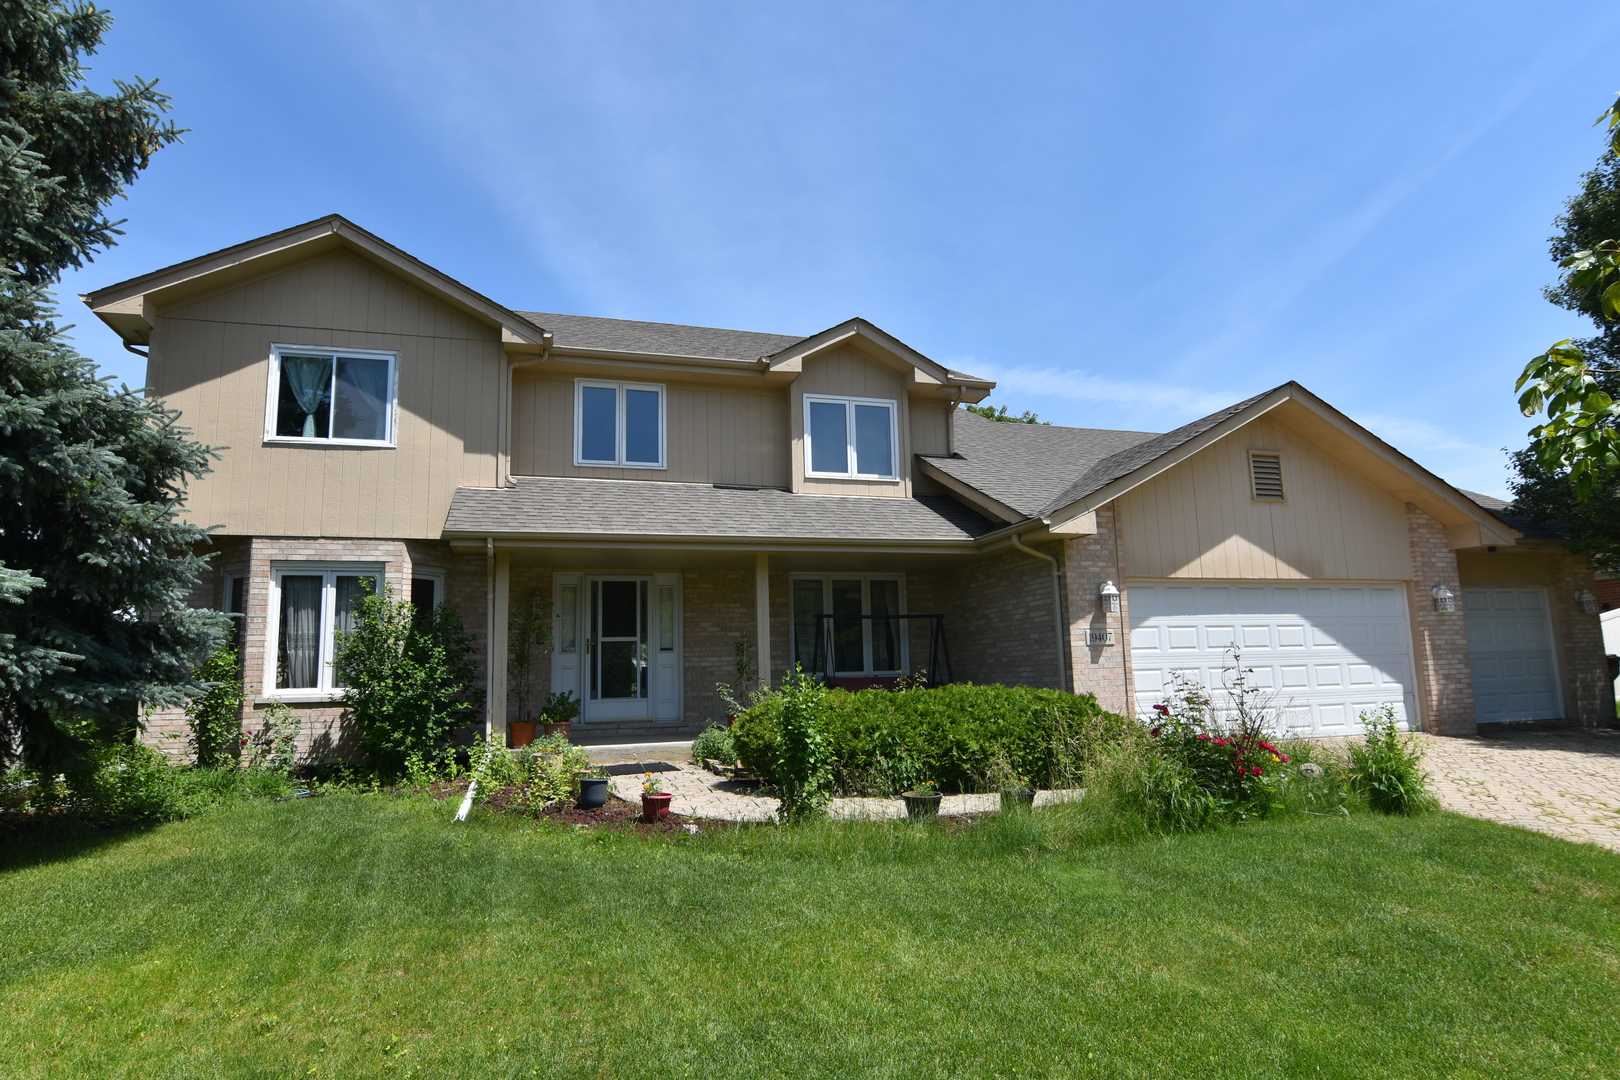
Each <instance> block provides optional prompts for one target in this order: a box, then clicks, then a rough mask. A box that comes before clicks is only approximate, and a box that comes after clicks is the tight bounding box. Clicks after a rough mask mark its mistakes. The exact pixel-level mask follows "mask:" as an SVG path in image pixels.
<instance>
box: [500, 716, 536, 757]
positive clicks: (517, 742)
mask: <svg viewBox="0 0 1620 1080" xmlns="http://www.w3.org/2000/svg"><path fill="white" fill-rule="evenodd" d="M506 734H507V737H508V738H510V739H511V740H512V749H514V750H516V749H517V748H518V747H520V746H528V745H529V744H530V743H532V742H534V724H533V723H532V722H528V721H523V720H513V721H511V722H510V723H508V724H507V725H506Z"/></svg>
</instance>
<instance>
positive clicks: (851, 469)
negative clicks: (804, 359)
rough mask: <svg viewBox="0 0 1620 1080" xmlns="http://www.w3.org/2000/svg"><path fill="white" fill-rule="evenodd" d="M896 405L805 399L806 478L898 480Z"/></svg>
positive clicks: (861, 400)
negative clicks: (830, 477)
mask: <svg viewBox="0 0 1620 1080" xmlns="http://www.w3.org/2000/svg"><path fill="white" fill-rule="evenodd" d="M895 413H896V410H895V403H894V402H892V401H885V400H882V399H878V398H834V397H820V396H811V395H808V394H806V395H805V399H804V441H805V474H806V475H808V476H839V477H850V478H857V479H869V480H894V479H897V478H898V476H899V473H898V471H897V469H896V463H897V461H898V458H899V440H898V437H897V433H896V424H895Z"/></svg>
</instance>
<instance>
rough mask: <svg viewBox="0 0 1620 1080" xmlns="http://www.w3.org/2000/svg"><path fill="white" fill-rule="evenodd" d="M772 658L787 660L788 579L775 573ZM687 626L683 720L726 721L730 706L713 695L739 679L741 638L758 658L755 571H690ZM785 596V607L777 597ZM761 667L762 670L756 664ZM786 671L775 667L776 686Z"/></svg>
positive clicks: (686, 583)
mask: <svg viewBox="0 0 1620 1080" xmlns="http://www.w3.org/2000/svg"><path fill="white" fill-rule="evenodd" d="M770 589H771V598H772V601H773V603H772V605H771V606H772V613H771V614H772V619H771V624H772V625H771V653H772V655H773V656H780V657H781V658H782V662H784V663H785V661H786V657H787V647H786V643H787V618H786V612H787V599H786V598H787V575H786V574H772V575H771V582H770ZM682 592H683V603H684V609H685V610H684V621H683V624H682V647H683V651H684V657H683V659H684V661H685V677H684V679H683V682H684V687H683V689H684V691H685V701H684V702H683V709H682V716H683V719H684V721H685V722H686V723H688V724H696V723H707V722H710V721H717V720H720V719H721V718H722V717H724V716H725V713H726V707H725V705H724V703H723V702H721V700H720V695H718V694H716V693H715V692H714V684H715V683H717V682H724V683H728V684H729V683H731V682H733V681H735V680H736V677H737V673H736V670H735V667H736V652H735V643H736V641H737V639H738V638H743V639H745V640H746V641H747V642H748V645H749V648H751V649H753V650H755V653H754V655H756V656H757V655H758V648H759V643H758V641H757V640H756V638H757V637H758V626H757V621H756V620H755V618H754V610H755V609H754V571H753V570H752V569H751V568H750V569H748V570H688V571H687V572H686V573H685V575H684V581H683V584H682ZM778 596H780V597H782V600H781V603H780V605H778V604H777V603H776V598H777V597H778ZM777 610H780V611H781V612H782V613H783V618H782V620H781V627H780V629H781V633H780V640H781V644H780V645H778V644H777V642H778V637H779V635H778V633H777V629H778V627H777V620H776V618H775V616H776V612H777ZM756 666H757V665H756ZM781 670H782V669H781V667H780V666H777V668H776V681H777V682H780V681H781Z"/></svg>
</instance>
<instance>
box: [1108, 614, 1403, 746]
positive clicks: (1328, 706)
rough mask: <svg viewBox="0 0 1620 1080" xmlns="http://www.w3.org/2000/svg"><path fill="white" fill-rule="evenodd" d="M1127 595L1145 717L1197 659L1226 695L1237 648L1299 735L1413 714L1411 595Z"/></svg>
mask: <svg viewBox="0 0 1620 1080" xmlns="http://www.w3.org/2000/svg"><path fill="white" fill-rule="evenodd" d="M1128 588H1129V611H1130V618H1131V623H1132V633H1131V656H1132V664H1133V670H1134V673H1135V678H1134V680H1133V681H1134V683H1135V687H1136V692H1137V708H1138V711H1139V712H1143V713H1146V712H1148V711H1150V710H1151V706H1152V705H1153V704H1154V703H1156V702H1158V701H1160V700H1162V699H1163V694H1164V688H1165V686H1166V684H1167V682H1168V681H1169V678H1170V673H1171V672H1172V671H1174V670H1177V669H1184V668H1190V667H1192V666H1193V665H1192V664H1190V663H1188V661H1193V660H1195V659H1196V661H1197V663H1196V668H1197V676H1196V677H1197V678H1198V680H1199V681H1200V682H1201V683H1203V684H1204V685H1205V686H1207V687H1210V688H1211V689H1212V690H1214V691H1215V692H1216V694H1217V698H1219V696H1220V691H1219V688H1220V685H1221V675H1222V668H1223V666H1224V664H1225V661H1226V656H1225V654H1226V652H1227V650H1228V648H1229V647H1230V646H1231V645H1234V644H1239V645H1241V646H1242V647H1243V650H1244V656H1243V661H1244V666H1245V667H1248V668H1251V669H1252V670H1253V675H1252V676H1251V680H1250V681H1251V685H1254V686H1257V687H1260V688H1262V689H1266V690H1270V691H1273V692H1274V693H1275V694H1276V702H1275V704H1276V706H1277V708H1278V710H1279V712H1280V713H1281V717H1282V721H1283V723H1284V725H1285V726H1286V727H1287V728H1288V730H1290V731H1293V732H1295V733H1297V734H1302V735H1346V734H1351V733H1354V732H1358V731H1359V730H1360V722H1361V721H1360V716H1361V713H1362V712H1364V711H1367V710H1369V709H1376V708H1378V707H1379V706H1380V705H1384V704H1392V705H1394V706H1395V707H1396V709H1397V711H1398V714H1399V715H1400V716H1402V717H1403V718H1404V717H1405V716H1407V715H1409V714H1410V705H1409V701H1408V699H1409V697H1410V695H1411V693H1412V678H1411V672H1412V670H1413V664H1412V661H1411V656H1412V654H1411V643H1410V641H1411V638H1410V632H1409V630H1408V625H1407V615H1406V593H1405V590H1404V589H1403V588H1400V587H1397V586H1391V585H1368V584H1364V583H1346V584H1343V585H1325V584H1324V585H1309V586H1297V585H1285V586H1273V585H1256V584H1253V583H1247V582H1246V583H1242V584H1236V583H1226V582H1223V583H1220V584H1205V585H1200V586H1195V587H1186V586H1179V585H1170V586H1166V585H1161V584H1159V583H1156V582H1131V583H1128ZM1222 598H1225V604H1226V607H1225V608H1224V610H1223V609H1222V608H1221V605H1220V601H1221V599H1222ZM1172 638H1173V639H1174V646H1173V645H1172Z"/></svg>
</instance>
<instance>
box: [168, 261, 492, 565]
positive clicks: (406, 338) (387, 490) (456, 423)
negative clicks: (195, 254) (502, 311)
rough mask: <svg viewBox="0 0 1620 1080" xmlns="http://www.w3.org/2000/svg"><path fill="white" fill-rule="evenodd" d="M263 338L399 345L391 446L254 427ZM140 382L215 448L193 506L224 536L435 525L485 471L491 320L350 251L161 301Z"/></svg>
mask: <svg viewBox="0 0 1620 1080" xmlns="http://www.w3.org/2000/svg"><path fill="white" fill-rule="evenodd" d="M273 344H282V345H303V346H310V347H347V348H358V349H377V350H385V351H391V352H397V353H398V354H399V413H398V430H397V448H394V449H370V448H364V449H362V448H356V447H337V446H333V447H319V446H288V445H276V444H272V443H267V442H266V441H265V439H264V424H265V403H266V395H267V393H268V392H269V355H270V347H271V345H273ZM151 354H152V360H151V362H150V364H149V366H148V380H149V382H150V383H151V384H152V388H153V391H154V392H155V393H156V394H157V396H159V397H162V398H163V399H165V400H166V401H167V402H168V404H169V405H170V407H172V408H176V409H179V410H180V411H181V421H182V423H184V424H186V425H188V426H189V427H191V428H192V429H193V431H195V432H196V435H197V437H198V438H200V439H201V440H202V441H204V442H206V443H209V444H211V445H215V446H224V447H227V448H228V449H225V450H223V451H222V460H220V461H218V462H216V464H215V468H214V472H213V473H211V474H209V475H208V476H204V477H202V478H201V479H199V480H197V481H195V482H193V484H192V486H191V491H190V497H189V499H188V512H189V513H190V515H191V517H192V518H193V519H194V520H196V521H198V522H199V523H201V524H205V525H220V526H223V529H222V532H223V533H224V534H226V535H261V536H263V535H275V536H326V537H343V536H366V537H371V536H379V537H396V538H426V537H437V536H438V535H439V534H440V532H441V530H442V529H443V526H444V519H445V514H446V513H447V512H448V510H449V506H450V499H451V496H452V495H453V494H454V493H455V489H456V488H457V486H459V485H462V484H473V485H484V486H489V485H493V484H495V483H496V467H497V466H496V454H497V449H498V448H497V429H498V426H499V425H498V420H499V402H500V395H501V381H502V379H503V378H504V367H503V366H504V364H505V359H504V354H503V352H502V349H501V345H500V340H499V330H498V329H496V328H495V327H492V326H484V325H482V324H480V323H477V322H474V321H473V320H471V319H468V318H466V317H464V316H462V315H461V314H460V313H458V312H456V311H453V310H451V309H450V308H448V307H446V306H443V305H441V304H439V303H437V302H435V301H434V300H433V299H431V298H430V297H428V296H426V295H424V294H423V293H420V292H418V291H416V290H414V289H412V288H410V287H408V286H406V285H404V284H403V283H401V282H400V281H398V280H396V279H395V278H393V277H391V276H388V275H386V274H384V273H381V272H380V271H378V270H375V269H373V268H371V267H370V266H368V265H367V264H366V263H364V262H362V261H361V260H359V259H357V258H355V257H353V256H350V255H347V254H332V255H326V256H323V257H318V258H315V259H312V260H310V261H309V262H307V263H302V264H299V265H298V266H295V267H293V268H291V269H288V270H284V271H281V272H278V273H275V274H272V275H270V276H267V277H265V278H262V279H259V280H256V281H252V282H249V283H247V284H242V285H238V286H235V287H232V288H229V289H226V290H223V291H221V292H219V293H216V294H213V295H210V296H206V297H203V298H201V299H197V300H193V301H190V302H187V303H185V304H182V305H178V306H175V307H173V308H170V309H167V310H164V311H162V312H160V313H159V315H158V318H157V322H156V326H155V327H154V332H153V341H152V349H151Z"/></svg>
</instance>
